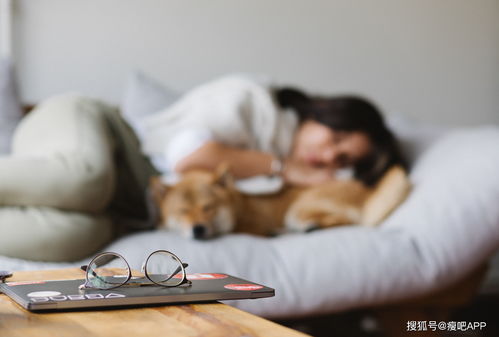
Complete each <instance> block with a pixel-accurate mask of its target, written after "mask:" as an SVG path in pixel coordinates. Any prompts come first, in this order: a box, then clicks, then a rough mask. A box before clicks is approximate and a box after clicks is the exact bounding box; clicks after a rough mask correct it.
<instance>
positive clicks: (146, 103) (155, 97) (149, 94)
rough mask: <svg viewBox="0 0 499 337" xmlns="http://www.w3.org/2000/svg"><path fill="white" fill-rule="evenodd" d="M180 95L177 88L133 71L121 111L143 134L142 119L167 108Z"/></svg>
mask: <svg viewBox="0 0 499 337" xmlns="http://www.w3.org/2000/svg"><path fill="white" fill-rule="evenodd" d="M179 96H180V94H179V93H177V92H176V91H175V90H173V89H171V88H169V87H166V86H164V85H163V84H161V83H159V82H158V81H156V80H155V79H153V78H151V77H149V76H147V75H145V74H144V73H142V72H140V71H134V72H132V73H131V74H130V75H129V76H128V79H127V82H126V86H125V92H124V94H123V98H122V101H121V112H122V114H123V117H124V118H125V120H126V121H127V122H128V123H129V124H130V125H131V126H132V128H133V129H134V130H135V131H136V132H137V133H138V134H139V135H141V134H142V132H141V130H140V120H142V119H143V118H144V117H146V116H147V115H150V114H152V113H154V112H157V111H159V110H161V109H163V108H166V107H167V106H169V105H170V104H172V103H173V102H175V101H176V100H177V98H178V97H179Z"/></svg>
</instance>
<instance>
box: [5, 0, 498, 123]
mask: <svg viewBox="0 0 499 337" xmlns="http://www.w3.org/2000/svg"><path fill="white" fill-rule="evenodd" d="M14 1H15V2H16V8H15V18H14V20H15V27H14V29H15V36H14V53H15V57H16V60H17V67H18V74H19V80H20V86H21V95H22V97H23V99H24V101H26V102H37V101H39V100H40V99H42V98H44V97H47V96H49V95H52V94H55V93H59V92H63V91H67V90H77V91H81V92H83V93H86V94H90V95H94V96H99V97H102V98H105V99H107V100H109V101H111V102H118V101H119V99H120V95H121V93H122V90H123V86H124V81H125V78H126V75H127V73H128V72H129V71H130V70H131V69H133V68H141V69H143V70H145V71H146V72H149V73H150V74H153V75H155V76H157V77H159V78H160V79H162V80H163V81H164V82H165V83H167V84H169V85H171V86H173V87H175V88H178V89H181V90H185V89H187V88H190V87H192V86H194V85H195V84H198V83H200V82H202V81H205V80H208V79H211V78H213V77H215V76H218V75H220V74H224V73H227V72H233V71H250V72H260V73H266V74H269V75H271V76H272V77H274V78H276V79H277V80H279V82H282V83H291V84H296V85H299V86H301V87H303V88H306V89H308V90H310V91H317V92H323V93H338V92H341V93H344V92H354V93H360V94H364V95H367V96H369V97H371V98H372V99H373V100H374V101H376V102H377V103H378V104H379V105H380V106H381V107H382V108H383V109H384V110H385V111H387V112H398V113H403V114H407V115H409V116H414V117H416V118H418V119H422V120H428V121H434V122H444V123H453V124H466V125H470V124H479V123H486V122H493V123H499V1H497V0H474V1H471V0H438V1H435V0H377V1H370V0H365V1H361V0H356V1H352V0H335V1H327V0H324V1H306V0H303V1H298V0H252V1H242V0H240V1H237V0H210V1H206V0H199V1H194V0H192V1H190V0H80V1H78V0H36V1H35V0H14Z"/></svg>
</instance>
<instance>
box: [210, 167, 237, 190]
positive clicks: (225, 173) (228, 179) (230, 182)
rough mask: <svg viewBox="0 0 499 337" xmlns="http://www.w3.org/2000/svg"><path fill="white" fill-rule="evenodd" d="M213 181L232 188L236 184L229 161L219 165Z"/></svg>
mask: <svg viewBox="0 0 499 337" xmlns="http://www.w3.org/2000/svg"><path fill="white" fill-rule="evenodd" d="M213 182H214V183H215V184H217V185H220V186H222V187H228V188H232V187H233V186H234V177H233V176H232V173H231V172H230V165H229V164H228V163H226V162H223V163H221V164H219V165H218V166H217V168H216V169H215V175H214V181H213Z"/></svg>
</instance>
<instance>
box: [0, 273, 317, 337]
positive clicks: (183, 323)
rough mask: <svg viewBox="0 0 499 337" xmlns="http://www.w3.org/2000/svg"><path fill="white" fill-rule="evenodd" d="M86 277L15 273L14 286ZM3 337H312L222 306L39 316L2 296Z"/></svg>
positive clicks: (206, 305) (202, 305)
mask: <svg viewBox="0 0 499 337" xmlns="http://www.w3.org/2000/svg"><path fill="white" fill-rule="evenodd" d="M80 277H81V278H84V275H83V274H82V272H81V271H80V270H79V269H77V268H73V269H61V270H50V271H30V272H15V273H14V276H13V277H12V278H9V281H33V280H63V279H74V278H80ZM0 336H6V337H7V336H8V337H17V336H19V337H29V336H36V337H44V336H51V337H52V336H65V337H66V336H68V337H76V336H82V337H83V336H84V337H89V336H103V337H104V336H105V337H112V336H119V337H123V336H131V337H139V336H148V337H152V336H175V337H177V336H178V337H182V336H204V337H210V336H223V337H231V336H240V337H242V336H247V337H250V336H255V337H256V336H265V337H267V336H268V337H273V336H289V337H293V336H296V337H298V336H307V335H305V334H303V333H300V332H298V331H295V330H292V329H289V328H286V327H283V326H281V325H278V324H276V323H273V322H270V321H268V320H265V319H263V318H260V317H257V316H254V315H252V314H249V313H247V312H244V311H241V310H239V309H236V308H233V307H231V306H228V305H225V304H222V303H209V304H189V305H168V306H160V307H147V308H136V309H122V310H95V311H85V312H82V311H79V312H64V313H43V314H36V313H31V312H29V311H26V310H24V309H23V308H22V307H20V306H19V305H17V304H16V303H15V302H13V301H12V300H11V299H10V298H8V297H7V296H6V295H3V294H2V295H0Z"/></svg>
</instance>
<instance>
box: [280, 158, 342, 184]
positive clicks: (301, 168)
mask: <svg viewBox="0 0 499 337" xmlns="http://www.w3.org/2000/svg"><path fill="white" fill-rule="evenodd" d="M333 173H334V170H333V169H332V168H331V167H313V166H310V165H306V164H303V163H301V162H297V161H293V160H289V159H288V160H286V162H285V164H284V170H283V172H282V176H283V178H284V181H285V182H287V183H289V184H291V185H301V186H310V185H318V184H322V183H325V182H328V181H331V180H334V175H333Z"/></svg>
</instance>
